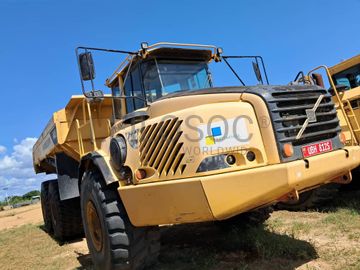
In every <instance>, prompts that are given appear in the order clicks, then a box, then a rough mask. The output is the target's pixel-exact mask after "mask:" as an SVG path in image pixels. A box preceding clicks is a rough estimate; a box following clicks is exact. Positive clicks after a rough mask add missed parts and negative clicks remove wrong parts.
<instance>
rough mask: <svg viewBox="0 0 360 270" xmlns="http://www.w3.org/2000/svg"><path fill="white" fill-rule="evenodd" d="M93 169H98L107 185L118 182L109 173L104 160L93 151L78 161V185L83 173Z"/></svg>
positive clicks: (109, 170)
mask: <svg viewBox="0 0 360 270" xmlns="http://www.w3.org/2000/svg"><path fill="white" fill-rule="evenodd" d="M93 167H96V168H97V169H99V171H100V172H101V174H102V175H103V178H104V180H105V183H106V184H107V185H109V184H111V183H114V182H117V181H118V179H117V178H115V177H114V175H113V173H112V172H111V169H110V168H109V165H108V163H107V162H106V161H105V158H104V157H103V156H102V155H101V154H100V153H99V152H96V151H94V152H91V153H88V154H87V155H85V156H83V157H82V158H81V160H80V166H79V184H80V183H81V180H82V177H83V174H84V172H85V171H87V170H89V169H91V168H93Z"/></svg>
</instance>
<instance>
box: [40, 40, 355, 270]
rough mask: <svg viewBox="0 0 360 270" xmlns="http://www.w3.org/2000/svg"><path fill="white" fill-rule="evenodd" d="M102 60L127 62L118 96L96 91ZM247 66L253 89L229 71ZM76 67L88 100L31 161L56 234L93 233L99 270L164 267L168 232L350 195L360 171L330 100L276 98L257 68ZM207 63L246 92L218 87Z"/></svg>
mask: <svg viewBox="0 0 360 270" xmlns="http://www.w3.org/2000/svg"><path fill="white" fill-rule="evenodd" d="M98 51H105V52H112V53H120V54H122V53H125V54H127V56H126V58H125V60H124V62H123V63H121V64H120V66H119V67H118V68H117V69H116V70H115V72H114V73H113V74H112V75H111V76H110V77H109V78H108V79H107V80H106V82H105V84H106V85H107V86H108V87H109V88H110V90H109V92H111V94H104V92H103V91H101V90H99V89H96V88H95V68H94V61H93V56H92V55H93V53H94V52H98ZM243 58H247V59H248V58H250V59H252V60H251V61H253V62H252V66H253V69H254V74H255V76H254V77H256V80H257V82H258V83H255V85H254V86H245V83H244V80H243V79H242V78H241V77H240V74H239V73H237V72H236V69H235V68H234V67H233V66H232V65H231V64H230V62H231V61H235V60H236V59H238V60H241V59H243ZM77 59H78V64H79V72H80V78H81V84H82V87H83V95H79V96H72V97H71V99H70V101H69V103H68V104H67V105H66V106H65V108H63V109H61V110H59V111H57V112H55V113H54V114H53V116H52V117H51V119H50V121H49V123H48V125H47V126H46V128H45V130H44V131H43V133H42V134H41V136H40V138H39V140H38V141H37V142H36V144H35V145H34V149H33V160H34V167H35V170H36V172H37V173H43V172H45V173H47V174H56V175H57V179H55V180H52V181H46V182H44V183H43V184H42V207H43V208H42V210H43V215H44V222H45V228H46V230H47V231H48V232H49V233H50V234H52V235H54V237H56V238H58V239H62V240H66V239H71V238H72V237H75V236H76V235H81V234H82V233H85V236H86V240H87V244H88V247H89V250H90V253H91V256H92V259H93V262H94V265H95V267H96V268H98V269H144V268H146V267H148V266H149V265H151V264H154V263H155V262H156V259H157V256H158V253H159V249H160V244H159V243H160V241H159V226H166V225H175V224H184V223H195V222H208V221H216V222H218V223H219V224H221V223H222V222H226V223H227V222H231V223H232V224H233V225H235V224H239V223H240V222H244V221H245V220H252V221H254V220H256V222H258V223H259V222H264V221H265V220H266V219H267V218H268V217H269V216H270V212H271V206H272V205H274V204H275V203H277V202H289V201H290V202H293V201H297V200H298V199H299V193H302V192H304V191H308V190H311V189H314V188H317V187H319V186H321V185H323V184H326V183H347V182H349V181H350V180H351V173H350V171H351V170H352V169H353V168H355V167H356V166H357V165H358V160H359V158H360V152H359V147H358V146H353V145H349V146H346V145H344V143H345V142H344V141H343V140H342V133H341V132H340V131H341V128H340V126H339V121H338V118H337V115H336V110H335V108H334V103H333V101H332V99H331V94H330V93H329V91H327V90H326V89H324V88H322V87H319V86H316V85H269V83H268V78H267V74H266V70H265V66H264V63H263V61H262V58H261V57H259V56H254V57H252V56H226V55H224V54H223V50H222V49H221V48H218V47H215V46H211V45H198V44H175V43H158V44H155V45H151V46H149V45H148V44H147V43H142V45H141V49H140V50H139V51H135V52H126V51H118V50H107V49H99V48H87V47H79V48H78V49H77ZM230 59H232V60H230ZM210 63H211V65H223V66H224V67H225V68H226V70H227V71H229V73H230V74H231V73H233V74H232V75H234V76H235V77H236V78H237V79H238V80H239V84H240V85H241V86H233V87H215V86H214V82H213V76H212V73H211V72H210V66H211V65H210ZM224 74H225V72H224V73H223V75H222V76H225V75H224ZM89 85H90V86H91V91H87V90H86V88H87V87H88V86H89ZM244 217H245V218H244ZM254 217H257V218H256V219H254Z"/></svg>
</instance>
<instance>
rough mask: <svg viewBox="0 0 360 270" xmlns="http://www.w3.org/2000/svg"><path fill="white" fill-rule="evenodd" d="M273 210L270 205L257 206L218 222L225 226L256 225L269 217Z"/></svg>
mask: <svg viewBox="0 0 360 270" xmlns="http://www.w3.org/2000/svg"><path fill="white" fill-rule="evenodd" d="M273 211H274V209H273V207H272V206H267V207H263V208H259V209H256V210H253V211H250V212H246V213H242V214H240V215H237V216H235V217H232V218H229V219H227V220H223V221H221V222H220V224H221V226H225V227H228V228H230V227H234V226H236V227H239V226H241V227H256V226H260V225H262V224H263V223H264V222H265V221H266V220H268V219H269V218H270V217H271V213H272V212H273Z"/></svg>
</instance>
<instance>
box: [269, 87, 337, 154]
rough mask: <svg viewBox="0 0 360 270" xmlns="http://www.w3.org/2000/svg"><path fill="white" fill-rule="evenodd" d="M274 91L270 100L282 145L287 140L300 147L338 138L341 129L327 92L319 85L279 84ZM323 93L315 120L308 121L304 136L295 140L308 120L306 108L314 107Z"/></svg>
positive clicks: (275, 125) (279, 141) (275, 126)
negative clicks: (297, 85)
mask: <svg viewBox="0 0 360 270" xmlns="http://www.w3.org/2000/svg"><path fill="white" fill-rule="evenodd" d="M274 90H275V91H272V92H271V94H270V96H269V99H268V103H269V105H270V106H269V107H270V110H271V113H272V117H273V124H274V129H275V132H276V135H277V140H278V143H279V144H280V146H281V145H282V144H284V143H292V145H293V146H301V145H305V144H310V143H314V142H318V141H323V140H328V139H334V138H337V137H338V136H337V135H338V133H339V132H340V131H341V129H340V126H339V120H338V118H337V115H336V109H335V106H334V103H333V102H332V99H331V95H330V94H329V93H328V91H326V90H325V89H320V88H317V87H316V88H314V87H310V88H306V87H301V88H300V87H297V88H296V87H291V88H289V87H285V88H281V87H276V88H275V89H274ZM320 95H324V98H323V99H322V101H321V103H320V104H319V106H318V108H317V110H316V112H315V114H316V122H314V123H309V124H308V126H307V128H306V129H305V131H304V133H303V135H302V136H301V138H300V139H296V136H297V134H298V133H299V131H300V129H301V128H302V126H303V124H304V122H305V120H306V119H307V115H306V110H307V109H312V108H313V107H314V105H315V103H316V101H317V99H318V98H319V96H320ZM300 154H301V153H300Z"/></svg>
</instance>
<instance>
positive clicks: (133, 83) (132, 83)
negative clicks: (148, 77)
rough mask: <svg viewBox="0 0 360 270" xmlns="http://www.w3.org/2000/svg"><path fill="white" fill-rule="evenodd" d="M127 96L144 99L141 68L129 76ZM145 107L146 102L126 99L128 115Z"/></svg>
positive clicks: (126, 84)
mask: <svg viewBox="0 0 360 270" xmlns="http://www.w3.org/2000/svg"><path fill="white" fill-rule="evenodd" d="M124 88H125V95H126V96H134V97H140V98H144V95H143V88H142V82H141V77H140V71H139V68H138V67H136V68H134V69H133V70H132V71H131V72H130V73H129V75H128V77H127V79H126V82H125V85H124ZM143 107H145V103H144V101H142V100H140V99H137V98H127V99H126V110H127V113H130V112H133V111H135V110H137V109H140V108H143Z"/></svg>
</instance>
